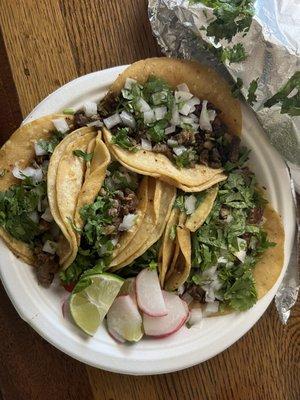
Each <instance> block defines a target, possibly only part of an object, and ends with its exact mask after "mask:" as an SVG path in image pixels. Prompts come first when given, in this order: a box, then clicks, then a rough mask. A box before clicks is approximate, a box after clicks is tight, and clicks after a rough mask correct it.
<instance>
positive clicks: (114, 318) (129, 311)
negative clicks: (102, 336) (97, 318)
mask: <svg viewBox="0 0 300 400" xmlns="http://www.w3.org/2000/svg"><path fill="white" fill-rule="evenodd" d="M107 329H108V331H109V332H110V333H111V335H113V336H114V337H119V336H120V337H121V338H123V339H124V340H128V341H129V342H137V341H139V340H140V339H141V338H142V336H143V331H142V317H141V315H140V313H139V310H138V308H137V305H136V303H135V302H134V300H133V299H132V297H131V296H130V295H129V294H128V295H125V296H118V297H116V298H115V300H114V302H113V304H112V306H111V307H110V309H109V310H108V313H107Z"/></svg>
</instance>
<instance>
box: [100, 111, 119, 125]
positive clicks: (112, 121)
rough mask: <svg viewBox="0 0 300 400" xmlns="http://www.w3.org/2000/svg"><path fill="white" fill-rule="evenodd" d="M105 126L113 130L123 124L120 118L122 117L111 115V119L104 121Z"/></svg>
mask: <svg viewBox="0 0 300 400" xmlns="http://www.w3.org/2000/svg"><path fill="white" fill-rule="evenodd" d="M103 122H104V125H105V126H106V127H107V128H108V129H111V128H113V127H114V126H116V125H118V124H121V123H122V120H121V118H120V115H119V114H118V113H116V114H113V115H111V116H110V117H107V118H104V120H103Z"/></svg>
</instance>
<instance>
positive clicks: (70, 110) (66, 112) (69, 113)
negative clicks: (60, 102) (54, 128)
mask: <svg viewBox="0 0 300 400" xmlns="http://www.w3.org/2000/svg"><path fill="white" fill-rule="evenodd" d="M63 114H67V115H74V114H75V110H74V108H65V109H64V110H63Z"/></svg>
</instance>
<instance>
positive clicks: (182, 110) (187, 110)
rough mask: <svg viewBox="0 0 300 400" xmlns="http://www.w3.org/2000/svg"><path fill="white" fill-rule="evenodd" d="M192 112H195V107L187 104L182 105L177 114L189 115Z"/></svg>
mask: <svg viewBox="0 0 300 400" xmlns="http://www.w3.org/2000/svg"><path fill="white" fill-rule="evenodd" d="M193 111H195V107H193V106H191V105H190V104H188V102H186V103H183V105H182V106H181V107H180V109H179V112H180V114H182V115H189V114H190V113H191V112H193Z"/></svg>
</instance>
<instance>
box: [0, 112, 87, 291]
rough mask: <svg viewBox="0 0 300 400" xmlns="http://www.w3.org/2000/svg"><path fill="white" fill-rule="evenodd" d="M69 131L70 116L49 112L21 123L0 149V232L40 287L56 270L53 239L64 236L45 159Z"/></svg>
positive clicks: (71, 120) (56, 260)
mask: <svg viewBox="0 0 300 400" xmlns="http://www.w3.org/2000/svg"><path fill="white" fill-rule="evenodd" d="M72 131H74V123H73V117H72V116H66V115H61V114H53V115H49V116H46V117H42V118H40V119H37V120H35V121H32V122H30V123H28V124H25V125H22V126H21V127H20V128H19V129H18V130H17V131H16V132H15V133H14V134H13V135H12V136H11V137H10V139H9V140H8V141H7V142H6V143H5V144H4V145H3V147H2V148H1V150H0V170H1V178H0V214H1V218H0V225H1V229H0V236H1V238H2V239H3V240H4V242H5V243H6V244H7V246H8V247H9V248H10V249H11V250H12V251H13V252H14V253H15V254H16V255H17V256H18V257H20V258H21V259H22V260H24V261H25V262H26V263H28V264H30V265H33V266H36V267H37V268H36V271H37V275H38V279H39V282H40V283H41V284H44V285H47V284H49V283H50V281H51V280H52V279H53V276H54V273H55V272H56V271H57V270H58V268H59V257H58V256H57V254H56V250H57V243H58V242H59V241H60V240H61V238H62V237H64V234H65V232H62V231H60V229H59V227H58V226H57V224H56V223H55V221H54V218H53V215H52V213H51V211H50V205H49V203H51V194H52V193H54V191H52V190H51V191H50V192H49V188H48V190H47V174H48V172H49V171H48V169H49V161H50V160H51V158H52V157H51V156H52V153H53V151H54V149H55V147H56V146H57V145H58V144H59V143H60V142H61V141H62V140H63V139H64V137H68V136H71V135H73V133H71V132H72ZM77 134H78V135H79V136H80V135H81V134H82V133H81V131H79V132H78V133H76V131H74V135H77ZM48 183H49V181H48ZM54 183H55V182H54ZM49 194H50V196H49V197H48V196H47V195H49Z"/></svg>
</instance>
